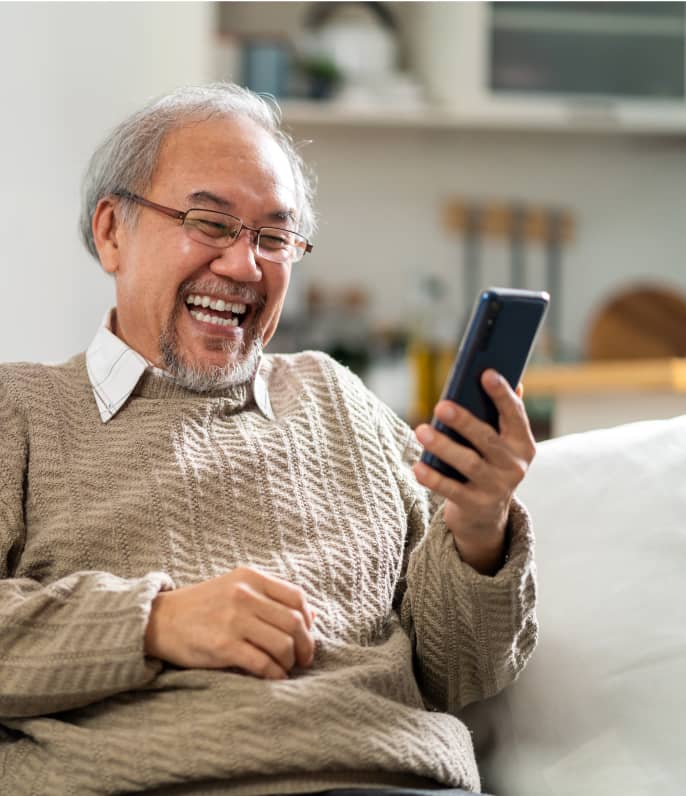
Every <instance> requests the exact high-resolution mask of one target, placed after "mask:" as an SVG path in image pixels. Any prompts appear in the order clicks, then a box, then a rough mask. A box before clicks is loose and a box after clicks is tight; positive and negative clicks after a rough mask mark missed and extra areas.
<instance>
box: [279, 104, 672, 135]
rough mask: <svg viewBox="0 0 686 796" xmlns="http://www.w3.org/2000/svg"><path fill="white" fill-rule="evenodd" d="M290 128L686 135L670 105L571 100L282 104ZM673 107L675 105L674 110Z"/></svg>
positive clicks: (285, 119)
mask: <svg viewBox="0 0 686 796" xmlns="http://www.w3.org/2000/svg"><path fill="white" fill-rule="evenodd" d="M280 105H281V108H282V110H283V117H284V121H285V122H286V123H287V124H290V125H309V126H318V127H332V128H333V127H348V128H354V127H358V128H360V127H361V128H374V127H377V128H390V129H393V128H398V129H418V130H455V131H460V130H464V131H470V130H481V131H485V130H492V131H498V130H505V131H508V130H509V131H521V132H561V133H564V132H567V133H600V134H614V135H656V136H677V137H686V106H684V107H681V106H680V105H678V104H676V103H660V102H654V103H650V102H643V103H635V104H631V103H628V102H626V103H625V102H613V101H602V100H601V101H597V102H588V101H576V100H559V99H550V100H546V99H541V98H535V99H532V98H527V97H523V98H521V100H513V99H511V98H507V99H502V100H501V99H498V100H494V101H493V102H492V103H491V104H489V105H488V106H486V107H474V108H471V109H468V110H467V109H465V110H458V109H453V108H448V107H441V106H435V105H428V104H427V105H426V106H423V107H397V106H392V105H385V106H384V105H372V104H369V105H361V104H360V105H350V104H348V103H345V102H342V101H320V102H317V101H307V100H283V101H282V102H281V103H280ZM675 105H677V107H675Z"/></svg>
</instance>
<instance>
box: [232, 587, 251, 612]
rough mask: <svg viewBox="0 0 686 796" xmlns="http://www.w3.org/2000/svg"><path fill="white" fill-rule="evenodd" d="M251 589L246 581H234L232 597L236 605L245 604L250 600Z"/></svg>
mask: <svg viewBox="0 0 686 796" xmlns="http://www.w3.org/2000/svg"><path fill="white" fill-rule="evenodd" d="M252 596H253V595H252V589H251V588H250V586H249V585H248V584H247V583H242V582H239V583H236V584H235V585H234V587H233V599H234V600H235V602H236V603H237V604H238V605H242V606H245V605H247V604H248V603H249V602H251V600H252Z"/></svg>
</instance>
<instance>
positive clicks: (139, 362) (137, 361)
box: [86, 310, 274, 423]
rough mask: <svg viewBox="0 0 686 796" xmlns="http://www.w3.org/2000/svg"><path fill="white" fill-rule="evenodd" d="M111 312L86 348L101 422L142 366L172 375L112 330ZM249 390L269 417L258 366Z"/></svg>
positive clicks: (117, 407)
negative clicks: (157, 366)
mask: <svg viewBox="0 0 686 796" xmlns="http://www.w3.org/2000/svg"><path fill="white" fill-rule="evenodd" d="M113 312H114V310H108V311H107V313H106V314H105V317H104V318H103V320H102V323H101V324H100V327H99V328H98V331H97V333H96V335H95V337H94V338H93V342H92V343H91V344H90V345H89V346H88V350H87V351H86V369H87V370H88V378H89V379H90V383H91V386H92V387H93V395H94V396H95V402H96V404H97V406H98V411H99V412H100V417H101V419H102V422H103V423H107V421H108V420H111V419H112V418H113V417H114V416H115V415H116V414H117V412H118V411H119V410H120V409H121V407H122V406H123V405H124V404H125V403H126V400H127V399H128V397H129V396H130V395H131V393H132V392H133V391H134V389H135V387H136V385H137V384H138V382H139V380H140V378H141V376H142V375H143V374H144V373H145V371H146V370H148V369H150V370H151V371H153V372H155V373H158V374H160V375H162V376H164V377H165V378H172V377H171V376H170V375H169V374H168V373H166V372H165V371H163V370H160V369H159V368H156V367H155V366H154V365H153V364H152V363H151V362H149V361H148V360H147V359H146V358H145V357H144V356H141V354H139V353H138V352H137V351H134V350H133V348H130V347H129V346H128V345H127V344H126V343H125V342H124V341H123V340H121V339H120V338H119V337H117V335H116V334H114V333H113V332H112V317H113ZM253 394H254V398H255V403H256V405H257V408H258V409H259V410H260V412H262V414H263V415H265V417H267V418H269V419H270V420H273V419H274V413H273V411H272V407H271V403H270V401H269V393H268V392H267V384H266V382H265V380H264V379H263V378H262V376H261V375H260V372H259V368H258V371H257V373H256V374H255V380H254V383H253Z"/></svg>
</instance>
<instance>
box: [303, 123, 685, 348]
mask: <svg viewBox="0 0 686 796" xmlns="http://www.w3.org/2000/svg"><path fill="white" fill-rule="evenodd" d="M295 132H296V134H297V135H298V136H300V137H302V138H310V139H312V140H313V143H312V144H310V145H308V146H306V147H305V149H304V152H305V154H306V157H307V159H308V160H309V161H310V162H312V163H313V164H314V165H315V167H316V171H317V173H318V176H319V191H318V202H317V206H318V210H319V212H320V216H321V229H320V231H319V234H318V236H317V240H316V248H315V251H314V252H313V254H312V255H311V256H310V258H309V259H308V258H306V259H305V260H304V261H303V265H304V267H305V269H306V270H307V272H308V274H309V275H310V276H311V277H312V278H315V279H317V280H318V281H320V282H322V283H324V284H350V283H352V282H355V281H363V282H367V283H370V282H371V284H372V290H371V297H372V301H373V308H374V316H375V318H376V319H377V320H386V321H388V322H393V321H401V320H402V318H403V315H404V314H405V313H406V312H407V311H408V307H409V306H411V304H412V293H413V290H414V287H415V285H416V281H417V274H419V273H422V272H423V273H434V274H438V275H442V276H443V277H444V279H445V280H446V282H447V283H448V285H449V286H450V287H451V288H452V290H451V298H450V300H451V301H452V302H453V304H454V306H455V307H456V308H461V307H462V304H463V297H462V295H461V288H462V267H461V255H462V249H461V243H460V241H459V238H451V237H449V236H448V235H447V234H446V233H445V231H444V230H443V229H442V228H441V223H440V216H441V205H442V203H443V201H444V200H445V199H446V198H447V197H450V196H459V197H473V198H475V199H492V200H504V199H508V198H511V199H518V200H524V201H529V202H533V203H547V204H551V205H556V206H563V207H566V208H568V209H569V210H571V211H572V212H573V213H574V215H575V216H576V223H577V237H576V240H575V241H574V242H573V243H572V244H571V245H570V246H569V247H567V248H566V249H565V251H564V254H563V258H562V266H563V284H564V296H563V301H562V308H561V309H562V311H561V320H562V337H563V341H564V342H565V343H566V347H567V349H568V350H569V349H571V350H572V351H574V350H578V349H579V348H580V347H581V346H582V342H583V338H584V334H585V329H586V326H587V324H588V322H589V320H590V318H591V317H592V315H593V313H594V312H595V311H596V310H597V308H598V305H599V304H600V303H602V302H603V301H605V300H607V298H608V296H609V295H610V294H612V293H613V292H615V291H618V290H622V289H624V288H625V287H626V286H627V285H628V284H631V283H634V282H652V283H659V284H663V285H667V286H668V287H671V288H675V289H677V290H680V291H681V292H682V293H686V136H685V137H684V138H682V139H680V140H677V139H671V140H667V139H665V140H662V139H644V138H640V137H638V138H628V137H621V136H614V135H573V134H567V133H549V134H541V133H514V132H509V133H508V132H487V131H486V132H478V133H465V132H461V133H456V132H454V131H452V132H449V131H433V132H430V131H408V130H398V129H396V130H360V129H358V130H342V129H341V130H332V129H330V128H324V127H321V128H309V129H305V128H304V127H303V128H300V127H298V128H296V129H295ZM385 225H395V226H396V227H397V228H399V229H401V230H403V235H402V236H401V235H395V234H394V235H391V236H388V235H384V233H383V228H384V226H385ZM482 255H483V257H482V259H483V261H484V283H485V284H503V283H505V281H506V279H507V278H508V275H509V270H508V268H509V254H508V252H507V249H506V248H505V246H504V245H502V244H491V245H490V246H485V247H484V248H483V252H482ZM528 265H529V273H530V276H531V284H530V286H531V287H539V286H541V287H543V286H544V285H543V283H542V279H543V273H544V271H543V256H542V252H541V250H540V249H532V250H531V251H530V253H529V256H528ZM470 301H471V298H470ZM685 334H686V331H685Z"/></svg>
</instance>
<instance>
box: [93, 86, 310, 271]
mask: <svg viewBox="0 0 686 796" xmlns="http://www.w3.org/2000/svg"><path fill="white" fill-rule="evenodd" d="M213 116H220V117H221V116H224V117H234V116H245V117H247V118H249V119H252V121H254V122H255V123H256V124H258V125H259V126H260V127H262V128H263V129H264V130H266V131H267V132H268V133H269V134H270V135H271V136H272V137H273V138H274V140H275V141H276V143H277V144H278V145H279V146H280V147H281V149H282V150H283V151H284V153H285V154H286V156H287V158H288V161H289V163H290V165H291V169H292V171H293V179H294V182H295V190H296V210H297V213H298V227H299V231H300V232H301V233H302V234H303V235H305V236H306V237H309V236H310V235H311V234H312V233H313V232H314V230H315V217H314V209H313V206H312V198H313V195H314V178H313V176H312V174H311V173H310V171H309V170H308V169H307V167H306V165H305V163H304V161H303V159H302V157H301V156H300V154H299V152H298V150H297V148H296V145H295V143H294V142H293V139H292V138H291V137H290V136H289V135H288V134H287V133H285V132H284V131H283V130H282V129H281V111H280V109H279V107H278V105H276V102H275V101H273V100H271V101H268V100H267V99H266V98H264V97H262V96H259V95H258V94H254V93H253V92H252V91H249V90H248V89H246V88H242V87H241V86H237V85H235V84H233V83H210V84H209V85H205V86H186V87H183V88H179V89H177V90H176V91H174V92H172V93H171V94H167V95H165V96H163V97H159V98H158V99H156V100H153V101H152V102H151V103H149V104H148V105H146V106H145V107H144V108H143V109H142V110H140V111H138V112H137V113H134V114H133V115H132V116H130V117H129V118H128V119H125V120H124V121H123V122H122V123H121V124H120V125H119V126H118V127H116V128H115V129H114V130H113V131H112V132H111V133H110V135H109V136H108V137H107V138H106V139H105V140H104V141H103V143H102V144H101V145H100V146H99V147H98V148H97V149H96V150H95V152H94V153H93V156H92V157H91V160H90V163H89V165H88V169H87V170H86V174H85V175H84V178H83V183H82V190H81V217H80V221H79V226H80V231H81V238H82V240H83V242H84V244H85V245H86V248H87V249H88V251H89V252H90V253H91V254H92V255H93V257H95V258H96V259H98V252H97V249H96V248H95V241H94V239H93V230H92V222H93V215H94V213H95V208H96V207H97V204H98V202H99V201H100V200H101V199H102V198H104V197H105V196H110V195H112V194H113V193H115V192H116V191H130V192H131V193H139V194H144V193H145V192H146V191H147V190H148V188H149V187H150V184H151V182H152V178H153V175H154V172H155V168H156V166H157V161H158V157H159V153H160V148H161V146H162V142H163V141H164V139H165V137H166V136H167V134H168V133H170V132H171V131H172V130H174V129H176V128H178V127H181V126H183V125H184V124H187V123H190V122H193V121H198V120H203V119H207V118H210V117H213ZM138 212H139V208H138V206H137V205H135V204H134V203H133V202H124V203H123V205H122V221H123V223H125V224H131V225H132V224H134V223H135V221H136V218H137V214H138Z"/></svg>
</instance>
